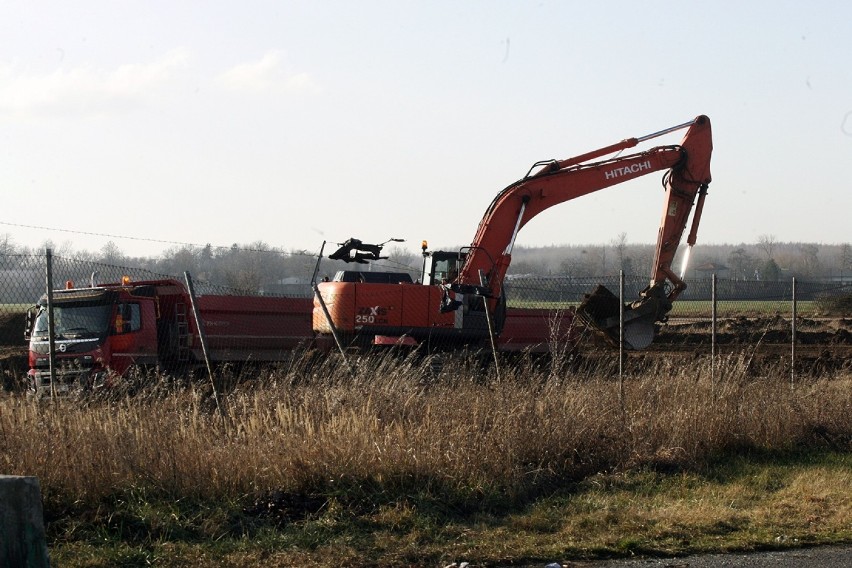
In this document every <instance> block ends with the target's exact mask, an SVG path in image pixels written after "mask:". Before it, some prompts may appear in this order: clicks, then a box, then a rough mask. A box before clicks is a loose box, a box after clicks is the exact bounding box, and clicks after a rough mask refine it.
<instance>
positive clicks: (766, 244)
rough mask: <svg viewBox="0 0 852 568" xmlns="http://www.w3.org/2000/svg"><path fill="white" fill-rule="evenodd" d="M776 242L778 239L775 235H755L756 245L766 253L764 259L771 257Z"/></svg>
mask: <svg viewBox="0 0 852 568" xmlns="http://www.w3.org/2000/svg"><path fill="white" fill-rule="evenodd" d="M777 244H778V239H776V238H775V235H760V236H759V237H757V246H758V248H759V249H760V250H762V251H763V254H765V255H766V260H770V259H772V258H773V253H774V252H775V246H776V245H777Z"/></svg>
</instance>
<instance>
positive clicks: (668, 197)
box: [448, 116, 713, 348]
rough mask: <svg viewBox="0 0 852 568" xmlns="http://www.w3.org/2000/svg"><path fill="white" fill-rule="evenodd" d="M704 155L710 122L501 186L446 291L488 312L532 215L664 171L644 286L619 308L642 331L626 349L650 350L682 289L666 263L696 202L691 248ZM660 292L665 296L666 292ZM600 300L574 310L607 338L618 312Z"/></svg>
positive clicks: (702, 190)
mask: <svg viewBox="0 0 852 568" xmlns="http://www.w3.org/2000/svg"><path fill="white" fill-rule="evenodd" d="M684 128H686V129H687V132H686V134H685V135H684V137H683V139H682V141H681V143H680V144H679V145H677V146H658V147H654V148H651V149H649V150H646V151H643V152H639V153H634V154H629V155H625V156H617V157H614V158H609V159H605V158H604V157H605V156H607V155H611V154H613V153H615V152H621V151H623V150H626V149H628V148H633V147H635V146H637V145H638V144H639V143H640V142H644V141H646V140H649V139H652V138H656V137H658V136H662V135H663V134H667V133H669V132H672V131H675V130H680V129H684ZM712 148H713V143H712V136H711V127H710V119H709V118H707V117H706V116H699V117H697V118H696V119H695V120H692V121H690V122H687V123H684V124H680V125H677V126H674V127H671V128H667V129H665V130H662V131H659V132H655V133H653V134H650V135H647V136H643V137H640V138H628V139H626V140H622V141H621V142H618V143H616V144H612V145H610V146H606V147H604V148H600V149H598V150H594V151H592V152H588V153H586V154H582V155H580V156H575V157H573V158H569V159H566V160H551V161H547V162H539V163H537V164H535V165H534V166H533V168H532V169H531V170H530V173H528V174H527V175H526V176H525V177H524V178H522V179H520V180H518V181H517V182H515V183H513V184H511V185H509V186H508V187H506V188H505V189H504V190H502V191H501V192H500V193H499V194H497V196H496V197H495V198H494V200H493V201H492V203H491V205H490V206H489V207H488V209H487V211H486V212H485V215H484V216H483V218H482V220H481V221H480V223H479V228H478V229H477V232H476V236H475V238H474V240H473V241H472V243H471V245H470V247H469V250H468V252H467V256H466V260H465V263H464V265H463V266H462V268H461V270H460V271H459V275H458V278H457V279H456V280H455V281H454V282H452V283H450V284H449V286H448V289H449V290H450V291H453V292H456V293H461V294H463V295H470V294H473V295H475V296H479V297H485V298H487V299H488V302H489V304H491V305H492V307H493V306H495V305H496V303H497V302H498V301H499V298H500V296H501V293H502V286H503V279H504V277H505V276H506V271H507V270H508V268H509V265H510V263H511V260H512V249H513V247H514V243H515V239H516V238H517V235H518V232H519V231H520V229H521V228H522V227H523V226H524V225H525V224H526V223H528V222H529V221H530V220H531V219H533V218H534V217H535V216H536V215H538V214H539V213H541V212H543V211H545V210H546V209H549V208H550V207H553V206H554V205H558V204H560V203H564V202H566V201H569V200H571V199H575V198H577V197H580V196H583V195H587V194H590V193H593V192H596V191H599V190H601V189H604V188H607V187H611V186H613V185H617V184H620V183H624V182H626V181H629V180H631V179H635V178H638V177H642V176H645V175H648V174H650V173H652V172H657V171H661V170H666V173H665V175H664V178H663V180H664V186H665V191H666V193H665V200H664V206H663V214H662V220H661V223H660V228H659V234H658V238H657V246H656V252H655V256H654V266H653V268H652V273H651V281H650V284H649V286H648V287H647V288H646V289H645V290H643V291H642V292H641V293H640V298H639V300H637V301H636V302H633V303H632V304H630V305H629V306H628V307H627V309H628V310H629V311H630V312H631V313H630V316H629V317H628V318H627V319H628V320H629V321H630V322H631V323H634V324H637V328H639V327H640V326H639V324H640V323H641V324H642V325H641V329H642V331H641V332H640V333H638V334H634V341H633V343H632V344H631V345H630V346H632V347H634V348H642V347H644V346H646V344H647V343H650V339H648V331H647V329H648V326H649V325H652V324H653V322H656V321H665V317H666V314H667V313H668V311H669V310H671V302H672V301H673V300H674V299H675V298H677V296H678V295H679V294H680V293H681V292H682V291H683V290H684V289H685V288H686V284H684V282H683V280H682V279H681V278H680V277H678V276H677V275H676V274H675V273H674V271H673V270H672V262H673V260H674V256H675V253H676V252H677V248H678V246H679V244H680V241H681V238H682V235H683V232H684V230H685V228H686V223H687V220H688V218H689V215H690V212H691V211H692V208H693V204H695V202H696V197H697V206H696V209H695V215H694V216H693V222H692V228H691V230H690V233H689V236H688V238H687V244H688V245H689V246H690V248H691V247H692V245H693V244H695V239H696V235H697V229H698V224H699V221H700V217H701V211H702V209H703V205H704V198H705V196H706V194H707V186H708V184H709V183H710V181H711V176H710V155H711V153H712ZM536 168H538V169H537V170H536ZM533 170H536V171H535V172H533ZM667 282H668V284H667ZM667 287H668V288H670V289H669V290H668V291H667V290H666V289H667ZM607 293H608V291H600V290H598V291H596V292H595V293H594V294H592V297H591V298H590V299H589V300H588V301H587V302H585V303H584V305H582V306H581V309H580V310H579V311H578V314H579V315H580V317H581V319H583V321H585V322H586V323H587V324H589V325H591V326H593V327H595V328H597V329H598V330H600V331H603V332H604V333H608V334H609V335H610V336H612V335H613V334H612V327H613V321H612V320H613V317H614V316H615V317H616V323H617V316H618V313H619V306H618V301H617V299H616V300H615V304H614V305H613V303H612V298H610V297H609V296H612V294H611V293H610V294H609V296H607ZM596 295H597V296H596ZM613 311H614V312H615V313H614V314H613ZM652 338H653V332H652V334H651V339H652Z"/></svg>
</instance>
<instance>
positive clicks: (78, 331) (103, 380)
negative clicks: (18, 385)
mask: <svg viewBox="0 0 852 568" xmlns="http://www.w3.org/2000/svg"><path fill="white" fill-rule="evenodd" d="M146 288H147V289H146ZM150 288H151V287H114V288H104V287H101V288H81V289H71V288H69V289H66V290H57V291H55V292H54V294H53V298H52V312H53V343H54V353H55V360H54V365H55V366H54V373H55V375H56V377H57V384H56V385H55V389H56V391H58V392H64V391H68V390H70V389H71V388H72V387H74V386H78V387H82V388H84V389H86V388H98V387H101V386H105V385H107V384H108V383H109V381H110V373H117V374H123V373H124V372H126V371H127V369H128V368H129V367H130V366H131V365H155V364H156V363H157V329H156V326H157V317H156V305H155V301H154V295H153V291H152V290H151V289H150ZM49 327H50V314H49V310H48V302H47V297H46V296H43V297H42V298H41V299H40V300H39V302H38V303H37V304H36V305H35V306H34V307H32V308H30V310H28V312H27V329H26V332H25V338H26V339H28V340H29V344H30V349H29V364H30V365H29V366H30V370H29V372H28V375H27V379H28V383H29V388H30V389H31V390H33V391H36V392H37V391H38V390H39V389H45V388H50V329H49Z"/></svg>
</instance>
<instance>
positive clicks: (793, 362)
mask: <svg viewBox="0 0 852 568" xmlns="http://www.w3.org/2000/svg"><path fill="white" fill-rule="evenodd" d="M790 331H791V333H790V339H791V340H790V388H791V389H792V388H793V384H794V383H795V382H796V277H795V276H793V321H792V322H791V324H790Z"/></svg>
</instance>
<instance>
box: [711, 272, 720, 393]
mask: <svg viewBox="0 0 852 568" xmlns="http://www.w3.org/2000/svg"><path fill="white" fill-rule="evenodd" d="M716 306H717V298H716V273H715V272H714V273H713V278H712V279H711V280H710V391H711V392H712V393H713V400H716V325H717V322H718V317H717V316H718V314H717V312H716Z"/></svg>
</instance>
